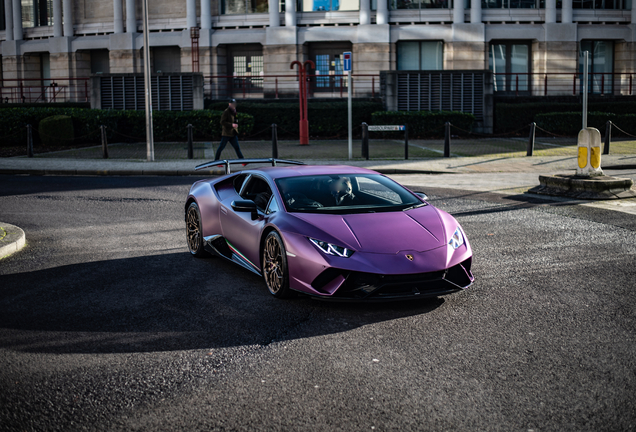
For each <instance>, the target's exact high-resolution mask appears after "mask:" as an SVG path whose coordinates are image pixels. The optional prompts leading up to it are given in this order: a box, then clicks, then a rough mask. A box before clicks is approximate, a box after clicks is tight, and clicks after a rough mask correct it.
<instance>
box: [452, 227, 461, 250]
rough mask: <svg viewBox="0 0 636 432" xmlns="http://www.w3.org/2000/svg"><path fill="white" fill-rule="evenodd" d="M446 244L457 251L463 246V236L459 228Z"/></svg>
mask: <svg viewBox="0 0 636 432" xmlns="http://www.w3.org/2000/svg"><path fill="white" fill-rule="evenodd" d="M448 244H449V245H450V247H452V248H453V249H457V248H458V247H460V246H461V245H463V244H464V235H463V234H462V230H460V229H459V227H457V228H456V229H455V233H454V234H453V236H452V237H451V238H450V240H449V241H448Z"/></svg>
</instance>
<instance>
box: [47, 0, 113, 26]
mask: <svg viewBox="0 0 636 432" xmlns="http://www.w3.org/2000/svg"><path fill="white" fill-rule="evenodd" d="M53 1H57V2H58V3H59V1H60V0H53ZM121 1H122V0H113V31H114V32H115V33H123V32H124V10H123V7H122V4H121Z"/></svg>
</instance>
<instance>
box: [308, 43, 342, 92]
mask: <svg viewBox="0 0 636 432" xmlns="http://www.w3.org/2000/svg"><path fill="white" fill-rule="evenodd" d="M351 48H352V45H351V43H349V42H325V43H312V44H310V45H309V58H310V59H311V60H313V62H314V63H315V64H316V70H315V71H314V74H315V77H311V91H313V92H333V91H340V89H343V88H345V89H346V88H347V86H348V85H349V84H348V80H347V77H346V76H345V75H344V68H343V57H342V55H343V53H345V52H350V51H351Z"/></svg>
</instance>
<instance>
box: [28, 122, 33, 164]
mask: <svg viewBox="0 0 636 432" xmlns="http://www.w3.org/2000/svg"><path fill="white" fill-rule="evenodd" d="M27 156H28V157H33V128H31V125H30V124H28V125H27Z"/></svg>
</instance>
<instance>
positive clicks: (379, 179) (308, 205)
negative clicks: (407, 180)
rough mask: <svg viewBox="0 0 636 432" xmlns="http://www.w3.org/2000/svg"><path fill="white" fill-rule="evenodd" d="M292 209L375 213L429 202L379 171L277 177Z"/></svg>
mask: <svg viewBox="0 0 636 432" xmlns="http://www.w3.org/2000/svg"><path fill="white" fill-rule="evenodd" d="M276 185H277V187H278V190H279V192H280V194H281V196H282V197H283V201H284V203H285V208H286V210H287V211H288V212H291V213H294V212H302V213H333V214H349V213H373V212H387V211H403V210H408V209H411V208H414V207H419V206H423V205H426V204H425V203H423V202H422V201H420V200H419V199H418V198H417V197H416V196H414V195H413V194H412V193H410V192H409V191H408V190H406V189H404V188H403V187H402V186H400V185H399V184H397V183H395V182H394V181H392V180H390V179H388V178H386V177H384V176H382V175H379V174H340V175H312V176H300V177H286V178H279V179H276Z"/></svg>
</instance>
